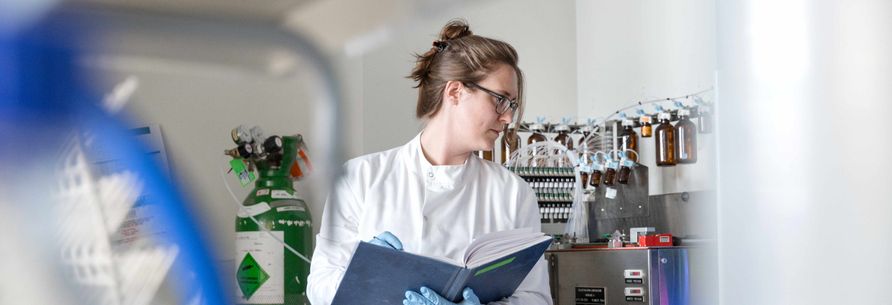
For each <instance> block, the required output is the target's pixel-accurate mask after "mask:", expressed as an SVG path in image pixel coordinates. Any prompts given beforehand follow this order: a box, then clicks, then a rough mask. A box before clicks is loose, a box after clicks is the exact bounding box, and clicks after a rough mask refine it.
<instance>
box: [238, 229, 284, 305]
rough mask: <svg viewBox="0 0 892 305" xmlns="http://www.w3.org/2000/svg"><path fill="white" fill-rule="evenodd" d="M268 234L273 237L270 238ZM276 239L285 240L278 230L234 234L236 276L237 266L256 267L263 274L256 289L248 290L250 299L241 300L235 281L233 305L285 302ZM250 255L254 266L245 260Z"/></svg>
mask: <svg viewBox="0 0 892 305" xmlns="http://www.w3.org/2000/svg"><path fill="white" fill-rule="evenodd" d="M270 233H272V235H274V236H275V238H273V236H270ZM276 238H278V239H280V240H285V233H284V232H282V231H270V232H269V233H267V232H265V231H260V232H237V233H235V248H236V253H235V257H236V259H237V261H236V265H235V266H236V270H235V272H236V273H237V274H238V272H239V267H241V266H242V265H245V266H244V267H242V268H256V267H259V268H260V270H261V271H262V273H263V274H264V275H263V276H262V277H261V279H262V281H261V282H260V286H259V287H257V288H256V290H254V291H252V292H253V294H251V297H250V298H245V294H244V293H242V289H239V288H238V287H239V283H238V279H236V286H235V287H236V297H238V301H237V303H241V304H282V303H285V247H283V246H282V244H281V243H279V242H278V241H277V240H276ZM249 254H250V256H251V260H253V261H255V262H256V265H254V264H249V263H250V261H247V260H246V259H245V258H246V257H247V256H248V255H249Z"/></svg>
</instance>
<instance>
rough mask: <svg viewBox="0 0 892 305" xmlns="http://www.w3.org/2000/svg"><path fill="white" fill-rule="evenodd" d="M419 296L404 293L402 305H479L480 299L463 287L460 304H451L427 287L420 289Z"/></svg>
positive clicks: (411, 292) (412, 293)
mask: <svg viewBox="0 0 892 305" xmlns="http://www.w3.org/2000/svg"><path fill="white" fill-rule="evenodd" d="M420 291H421V294H418V293H417V292H415V291H412V290H409V291H406V298H405V299H403V305H481V304H480V298H478V297H477V295H476V294H474V290H472V289H471V287H465V290H463V291H462V293H461V295H462V301H461V303H457V304H456V303H452V302H450V301H449V300H447V299H446V298H444V297H442V296H440V295H439V294H437V293H436V292H434V291H433V290H431V289H430V288H427V287H421V289H420Z"/></svg>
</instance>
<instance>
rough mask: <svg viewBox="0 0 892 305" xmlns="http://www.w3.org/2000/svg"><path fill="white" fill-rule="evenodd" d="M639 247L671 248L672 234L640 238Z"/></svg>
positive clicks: (641, 236) (642, 236)
mask: <svg viewBox="0 0 892 305" xmlns="http://www.w3.org/2000/svg"><path fill="white" fill-rule="evenodd" d="M638 246H641V247H671V246H672V234H653V235H640V236H638Z"/></svg>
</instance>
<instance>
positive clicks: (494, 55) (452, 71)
mask: <svg viewBox="0 0 892 305" xmlns="http://www.w3.org/2000/svg"><path fill="white" fill-rule="evenodd" d="M415 58H416V61H415V68H414V69H412V74H410V75H409V76H408V78H411V79H413V80H415V81H416V82H417V84H416V85H415V87H414V88H418V106H417V108H416V110H415V115H416V116H417V117H418V118H430V117H433V116H434V115H436V114H437V112H438V111H439V110H440V105H441V104H442V103H443V90H444V89H445V88H446V83H447V82H448V81H458V82H461V83H477V82H480V81H481V80H483V79H484V78H486V75H487V74H488V73H489V72H491V71H492V70H494V69H495V68H496V66H497V65H498V64H506V65H508V66H510V67H512V68H514V71H515V72H516V73H517V103H518V104H520V107H518V109H517V110H516V111H519V113H518V114H517V117H518V118H522V115H523V106H524V103H523V72H521V71H520V68H518V67H517V51H515V50H514V47H512V46H511V45H509V44H508V43H505V42H503V41H500V40H495V39H491V38H486V37H483V36H478V35H474V33H472V32H471V29H470V27H469V26H468V23H467V22H466V21H464V20H460V19H456V20H452V21H449V23H447V24H446V26H444V27H443V30H442V31H441V32H440V37H439V39H438V40H436V41H434V43H433V47H432V48H431V49H430V50H428V51H427V52H425V53H424V54H415Z"/></svg>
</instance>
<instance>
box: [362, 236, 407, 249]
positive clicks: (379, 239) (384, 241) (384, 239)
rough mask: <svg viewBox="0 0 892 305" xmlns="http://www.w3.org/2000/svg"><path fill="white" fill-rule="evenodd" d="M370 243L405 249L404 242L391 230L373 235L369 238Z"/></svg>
mask: <svg viewBox="0 0 892 305" xmlns="http://www.w3.org/2000/svg"><path fill="white" fill-rule="evenodd" d="M369 243H370V244H373V245H378V246H382V247H387V248H393V249H396V250H400V251H402V250H403V243H402V242H400V239H399V238H396V235H393V233H390V231H384V232H381V234H378V236H375V237H372V239H371V240H369Z"/></svg>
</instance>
